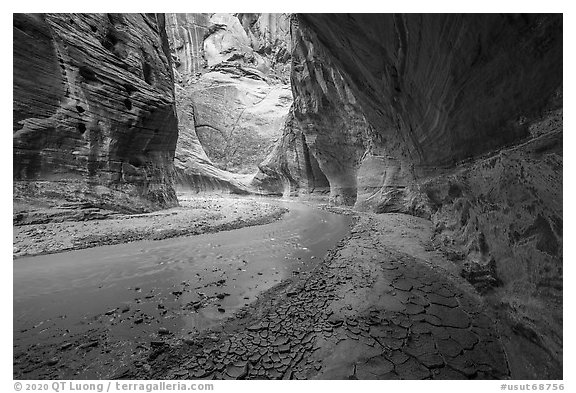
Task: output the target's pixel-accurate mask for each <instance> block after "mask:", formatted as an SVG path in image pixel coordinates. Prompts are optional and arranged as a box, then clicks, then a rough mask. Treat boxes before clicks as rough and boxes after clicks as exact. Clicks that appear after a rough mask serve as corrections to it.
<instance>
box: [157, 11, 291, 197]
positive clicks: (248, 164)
mask: <svg viewBox="0 0 576 393" xmlns="http://www.w3.org/2000/svg"><path fill="white" fill-rule="evenodd" d="M167 21H168V35H169V37H170V42H171V47H172V56H173V59H174V64H175V75H176V81H177V84H178V86H177V89H176V99H177V102H178V107H179V109H178V111H179V113H180V114H181V126H180V137H179V143H178V147H177V150H176V158H177V160H176V162H177V165H176V166H177V168H181V169H178V170H179V171H187V169H186V168H185V167H184V166H179V165H178V162H180V163H184V162H189V163H192V162H195V164H194V165H192V166H194V169H192V168H190V170H188V172H190V173H193V174H194V175H195V176H196V175H199V172H200V174H201V173H202V172H203V169H202V168H205V172H206V175H207V176H208V177H212V176H213V175H215V174H218V176H224V178H225V179H222V178H220V177H218V178H216V179H213V181H211V182H212V183H214V184H224V183H222V180H225V182H228V181H229V180H230V179H232V178H234V179H240V182H241V183H242V182H244V180H246V181H248V182H249V181H250V177H251V176H248V175H253V174H254V173H255V172H256V171H257V165H258V164H259V163H260V162H261V161H263V160H264V159H265V158H266V155H267V154H268V153H269V152H270V151H271V149H272V147H273V144H274V142H275V141H276V140H277V139H278V138H279V136H280V135H281V128H282V125H283V123H284V121H285V118H286V115H287V113H288V109H289V108H290V105H291V103H292V92H291V90H290V87H289V85H288V84H287V80H288V78H289V69H290V65H289V59H290V51H289V43H290V40H289V34H290V32H289V19H288V18H287V16H286V15H283V14H168V15H167ZM190 57H192V59H190ZM184 108H186V109H184ZM192 116H193V118H192ZM182 117H187V118H189V119H191V120H190V121H188V120H186V119H184V121H182ZM190 144H194V145H197V146H198V147H199V148H201V150H203V152H201V153H200V152H199V150H198V155H197V156H196V153H195V152H194V151H192V150H190V149H186V148H180V146H181V145H182V146H184V145H190ZM236 174H238V175H236ZM188 178H190V177H189V176H188ZM188 186H191V184H189V183H188ZM246 187H248V188H250V187H249V186H248V185H246ZM199 188H202V187H199ZM233 188H234V187H233ZM251 189H252V191H256V192H260V191H259V190H258V187H252V188H251ZM262 192H267V191H262Z"/></svg>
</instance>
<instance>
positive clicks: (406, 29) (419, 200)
mask: <svg viewBox="0 0 576 393" xmlns="http://www.w3.org/2000/svg"><path fill="white" fill-rule="evenodd" d="M292 26H293V27H292V28H293V30H292V76H291V77H292V88H293V92H294V105H293V121H292V122H291V123H287V124H288V126H286V127H285V128H284V137H283V138H282V140H281V141H280V142H279V145H278V146H277V148H276V149H275V150H274V151H273V153H272V155H271V156H270V157H268V159H267V160H266V161H265V162H264V163H263V164H262V165H261V166H260V169H261V172H260V173H259V174H258V175H257V176H256V178H255V179H256V180H258V182H259V183H260V184H265V185H267V186H268V187H277V188H278V187H281V185H280V184H281V183H282V182H286V178H290V177H289V176H287V173H297V174H299V176H300V179H303V180H296V181H292V182H291V184H293V185H297V186H299V187H301V188H302V189H306V184H307V182H309V180H310V179H311V176H310V175H308V174H307V172H306V171H302V170H301V169H300V165H299V163H298V162H297V161H296V160H294V158H292V157H294V156H295V153H296V152H298V151H301V152H303V151H304V150H305V149H303V148H302V146H301V145H302V144H304V145H306V148H307V149H308V151H309V152H310V154H309V156H310V157H313V159H314V160H315V161H316V162H317V163H318V167H319V169H320V170H321V172H322V173H323V174H324V175H325V177H326V180H327V181H328V182H329V185H330V194H331V200H332V201H333V202H334V203H342V204H348V205H354V206H355V208H356V209H359V210H368V211H374V212H376V213H385V212H403V213H409V214H414V215H418V216H422V217H426V218H429V219H431V220H432V221H433V222H434V223H435V225H436V232H435V236H434V240H435V243H436V245H437V246H438V247H440V248H441V249H443V250H444V251H445V253H446V254H447V255H448V256H449V257H450V258H451V259H453V260H454V261H455V262H456V263H458V264H459V265H460V266H461V267H462V274H463V276H465V277H466V278H468V279H469V280H470V281H471V282H472V283H473V284H474V285H476V287H477V288H478V289H479V290H480V291H481V292H482V293H484V294H486V296H487V299H488V300H489V301H490V302H491V303H492V304H493V305H494V306H495V307H496V308H498V309H499V310H501V311H502V318H503V319H504V320H505V321H507V322H508V325H509V326H510V327H511V328H510V329H511V330H510V331H511V333H510V334H511V336H510V337H511V338H510V340H511V341H510V342H511V343H512V344H510V347H509V348H508V349H509V351H511V353H512V352H514V350H513V348H529V347H530V348H532V347H534V349H533V352H532V354H531V355H530V356H529V357H528V358H526V357H524V358H523V359H524V360H522V361H520V362H519V363H517V364H515V365H514V367H516V372H517V373H518V374H517V375H522V377H527V378H534V377H546V378H548V377H550V376H551V375H556V374H554V373H555V372H554V370H555V369H558V367H559V366H558V365H559V364H561V362H562V229H561V228H562V148H561V146H562V16H561V15H536V14H531V15H473V14H470V15H456V14H449V15H418V14H409V15H391V14H390V15H382V14H380V15H378V14H367V15H362V14H352V15H345V14H337V15H330V14H302V15H297V16H295V17H294V18H293V25H292ZM294 130H298V131H299V132H301V134H302V138H301V139H300V140H301V141H302V142H301V143H300V145H298V144H294V143H291V144H290V143H286V142H285V140H294V138H293V137H292V135H293V134H294ZM312 161H313V160H312ZM294 178H296V179H298V176H294ZM518 340H520V341H518ZM522 340H524V341H522ZM518 342H520V344H518ZM515 358H518V357H515ZM520 358H522V356H520Z"/></svg>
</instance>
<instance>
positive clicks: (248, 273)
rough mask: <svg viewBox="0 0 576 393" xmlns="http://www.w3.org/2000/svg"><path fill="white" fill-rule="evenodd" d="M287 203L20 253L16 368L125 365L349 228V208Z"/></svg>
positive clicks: (113, 368) (66, 374)
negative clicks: (234, 226) (264, 218)
mask: <svg viewBox="0 0 576 393" xmlns="http://www.w3.org/2000/svg"><path fill="white" fill-rule="evenodd" d="M278 203H281V204H285V206H286V207H287V208H288V209H289V210H290V211H289V213H287V214H286V215H285V216H284V217H283V218H282V219H281V220H280V221H277V222H274V223H272V224H267V225H262V226H257V227H250V228H242V229H238V230H233V231H225V232H219V233H215V234H206V235H198V236H193V237H183V238H175V239H167V240H161V241H141V242H134V243H129V244H121V245H115V246H103V247H97V248H93V249H87V250H79V251H71V252H66V253H61V254H53V255H45V256H38V257H30V258H21V259H18V260H16V261H14V316H13V317H14V360H15V364H14V375H15V377H19V378H46V377H50V378H55V377H60V378H103V377H110V376H113V375H118V374H119V373H121V369H122V367H126V365H128V364H130V363H131V362H133V360H134V359H137V358H138V357H139V355H141V354H142V353H147V352H149V351H150V349H151V348H153V347H154V346H158V345H159V342H160V341H165V342H170V341H171V340H172V341H174V340H180V339H183V338H186V337H191V336H193V335H194V334H195V333H197V332H199V331H203V330H205V329H207V328H210V327H213V326H214V325H216V324H218V323H219V322H221V321H222V320H223V319H225V318H228V317H230V316H231V315H232V314H233V313H234V312H235V311H236V310H238V309H239V308H240V307H242V306H244V305H246V304H248V303H250V302H253V301H254V300H256V298H257V297H258V296H259V295H262V293H263V292H264V291H266V290H267V289H270V288H271V287H273V286H274V285H276V284H278V283H279V282H281V281H282V280H284V279H286V278H288V277H291V276H294V275H304V274H306V273H307V272H308V271H310V270H311V269H312V268H313V267H314V266H315V265H316V264H317V263H318V262H319V261H321V260H322V258H323V256H324V255H325V254H326V252H327V251H328V249H330V248H332V247H333V246H334V245H335V244H336V243H337V242H338V241H339V240H340V239H342V238H343V237H344V236H346V235H347V234H348V233H349V227H350V218H348V217H346V216H342V215H337V214H333V213H330V212H326V211H322V210H319V209H317V208H314V207H311V206H307V205H304V204H300V203H294V202H278ZM102 355H105V356H104V357H103V356H102ZM109 355H110V356H109Z"/></svg>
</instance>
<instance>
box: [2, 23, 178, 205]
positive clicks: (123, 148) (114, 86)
mask: <svg viewBox="0 0 576 393" xmlns="http://www.w3.org/2000/svg"><path fill="white" fill-rule="evenodd" d="M13 29H14V42H13V51H14V108H13V111H14V123H13V124H14V125H13V132H14V139H13V141H14V144H13V150H14V180H15V183H14V185H15V195H16V196H17V197H18V195H24V194H27V196H30V194H35V195H38V196H42V195H44V194H47V193H52V194H51V195H52V196H53V197H58V198H64V199H94V200H95V201H96V202H97V203H104V204H107V205H109V206H112V207H114V206H116V207H119V206H123V207H124V208H125V209H128V210H134V209H136V210H138V209H150V208H158V207H162V206H169V205H174V204H177V200H176V195H175V192H174V190H173V158H174V149H175V145H176V140H177V137H178V129H177V119H176V113H175V105H174V81H173V74H172V66H171V60H170V53H169V48H168V41H167V37H166V34H165V30H164V17H163V15H156V14H14V26H13ZM54 193H55V195H56V196H54V195H53V194H54Z"/></svg>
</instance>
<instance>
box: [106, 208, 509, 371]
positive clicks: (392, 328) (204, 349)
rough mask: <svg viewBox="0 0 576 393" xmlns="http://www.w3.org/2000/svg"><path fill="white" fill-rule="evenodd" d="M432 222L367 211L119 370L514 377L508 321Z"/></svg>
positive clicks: (401, 215)
mask: <svg viewBox="0 0 576 393" xmlns="http://www.w3.org/2000/svg"><path fill="white" fill-rule="evenodd" d="M432 229H433V228H432V225H431V223H430V222H429V221H427V220H424V219H420V218H416V217H412V216H407V215H403V214H383V215H373V214H364V213H359V214H357V223H356V225H355V227H354V228H353V230H352V232H351V234H350V236H348V237H346V238H345V239H343V240H342V241H340V242H339V243H338V244H337V246H336V247H335V248H334V249H333V250H332V251H331V252H330V253H329V254H328V255H327V256H326V257H325V258H324V260H323V262H322V263H321V264H319V265H318V266H317V268H316V269H315V270H314V271H313V272H312V273H311V274H309V275H307V276H304V277H303V276H297V277H293V278H290V279H288V280H285V281H283V282H282V283H280V284H279V285H277V286H275V287H274V288H272V289H271V290H269V291H267V292H265V293H263V294H262V295H261V296H260V297H259V299H258V300H257V301H256V302H254V303H252V304H250V305H248V306H246V307H245V308H244V309H242V310H240V311H239V312H237V313H236V314H235V317H234V318H230V319H228V320H227V321H226V322H225V323H223V324H222V325H221V326H219V327H217V328H214V329H212V330H211V331H207V332H202V333H201V334H198V335H196V336H193V337H189V338H188V340H187V341H186V342H182V341H181V342H178V341H176V342H175V341H171V342H168V341H166V342H164V343H162V344H161V345H159V346H157V347H155V348H153V349H151V350H150V352H149V353H148V357H147V358H143V359H141V360H140V361H138V362H136V363H134V366H133V367H132V368H130V369H125V370H124V372H123V373H122V374H120V375H117V376H116V377H122V378H144V379H147V378H151V379H158V378H162V379H164V378H167V379H468V378H471V379H494V378H497V379H499V378H509V377H510V370H509V365H508V359H507V356H506V353H505V351H504V348H503V345H502V343H501V337H500V335H499V333H498V332H499V330H500V329H499V326H498V325H497V324H496V323H495V322H494V319H493V318H492V315H491V312H490V310H489V309H487V308H486V307H485V305H484V303H483V302H482V299H481V298H480V297H479V296H478V295H477V294H476V292H475V290H474V288H473V287H472V286H471V285H470V284H469V283H467V282H466V281H465V280H463V279H462V278H461V277H459V276H458V275H456V274H454V273H453V272H452V270H453V269H452V268H451V266H450V264H449V262H448V261H447V260H446V259H445V258H443V257H442V254H440V253H439V252H438V251H435V250H434V249H433V248H431V247H430V245H429V239H430V234H431V231H432Z"/></svg>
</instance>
